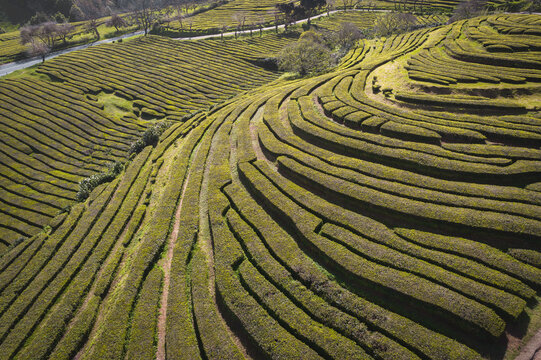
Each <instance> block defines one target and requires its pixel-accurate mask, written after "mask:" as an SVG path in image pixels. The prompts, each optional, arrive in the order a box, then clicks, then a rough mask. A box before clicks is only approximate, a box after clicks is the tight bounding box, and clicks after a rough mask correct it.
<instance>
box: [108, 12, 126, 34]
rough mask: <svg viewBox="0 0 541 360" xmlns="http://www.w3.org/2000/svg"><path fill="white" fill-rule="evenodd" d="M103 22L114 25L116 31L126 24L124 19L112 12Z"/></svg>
mask: <svg viewBox="0 0 541 360" xmlns="http://www.w3.org/2000/svg"><path fill="white" fill-rule="evenodd" d="M105 24H106V25H107V26H109V27H114V28H115V29H116V31H117V32H118V31H119V30H120V28H122V27H126V26H127V25H128V23H127V22H126V20H124V18H122V17H121V16H118V15H117V14H113V15H112V16H111V17H110V18H109V20H107V22H106V23H105Z"/></svg>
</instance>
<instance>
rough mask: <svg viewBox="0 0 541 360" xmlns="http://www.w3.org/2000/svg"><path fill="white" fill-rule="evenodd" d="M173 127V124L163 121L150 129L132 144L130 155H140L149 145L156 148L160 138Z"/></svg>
mask: <svg viewBox="0 0 541 360" xmlns="http://www.w3.org/2000/svg"><path fill="white" fill-rule="evenodd" d="M171 125H172V123H171V122H168V121H162V122H159V123H157V124H155V125H152V126H151V127H149V128H148V129H147V130H145V132H144V133H143V135H141V137H140V138H139V139H137V140H136V141H135V142H133V143H132V144H131V146H130V150H129V151H128V154H130V155H131V154H138V153H140V152H141V151H142V150H143V149H144V148H145V147H147V146H149V145H152V146H156V145H157V144H158V141H159V140H160V136H161V135H162V134H163V132H164V131H165V130H167V129H168V128H169V127H170V126H171Z"/></svg>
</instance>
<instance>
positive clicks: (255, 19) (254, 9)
mask: <svg viewBox="0 0 541 360" xmlns="http://www.w3.org/2000/svg"><path fill="white" fill-rule="evenodd" d="M280 2H285V1H276V0H262V1H254V0H232V1H229V2H227V3H225V4H223V5H220V6H218V7H216V8H215V9H212V10H210V11H206V12H203V13H201V14H197V15H194V16H192V17H189V18H186V20H185V21H184V22H183V23H182V25H181V24H180V23H179V22H178V21H177V22H172V23H171V24H170V25H169V26H170V27H171V28H172V29H176V30H181V29H183V30H190V29H191V30H194V31H202V30H205V31H208V30H209V29H216V30H220V29H221V28H222V27H223V26H226V27H237V25H238V23H239V22H240V23H243V26H253V25H255V24H257V23H271V22H274V21H275V13H276V7H275V5H276V4H277V3H280Z"/></svg>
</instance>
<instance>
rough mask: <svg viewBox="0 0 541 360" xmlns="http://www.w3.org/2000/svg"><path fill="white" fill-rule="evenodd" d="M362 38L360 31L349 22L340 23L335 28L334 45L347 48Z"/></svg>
mask: <svg viewBox="0 0 541 360" xmlns="http://www.w3.org/2000/svg"><path fill="white" fill-rule="evenodd" d="M361 38H363V33H362V31H361V30H360V29H359V28H358V27H357V26H355V24H353V23H350V22H343V23H340V25H339V26H338V29H337V30H336V45H338V46H340V47H341V48H342V49H346V50H349V49H350V48H351V47H352V46H353V45H355V43H356V42H357V41H358V40H359V39H361Z"/></svg>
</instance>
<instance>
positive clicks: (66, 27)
mask: <svg viewBox="0 0 541 360" xmlns="http://www.w3.org/2000/svg"><path fill="white" fill-rule="evenodd" d="M74 30H75V26H73V25H71V24H69V23H65V24H57V29H56V33H57V35H58V37H60V38H61V39H62V42H63V43H64V45H66V43H67V38H68V36H69V35H70V34H71V33H73V31H74Z"/></svg>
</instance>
